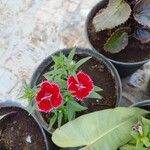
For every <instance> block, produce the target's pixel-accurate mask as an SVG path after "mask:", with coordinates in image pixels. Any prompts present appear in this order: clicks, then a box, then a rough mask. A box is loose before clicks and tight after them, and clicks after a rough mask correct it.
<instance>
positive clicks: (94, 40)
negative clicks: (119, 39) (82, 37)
mask: <svg viewBox="0 0 150 150" xmlns="http://www.w3.org/2000/svg"><path fill="white" fill-rule="evenodd" d="M106 6H107V0H106V1H105V2H104V3H103V4H102V5H97V7H96V9H95V11H94V12H92V15H91V16H90V18H89V22H88V24H87V31H88V38H89V41H90V43H91V44H92V45H93V47H94V48H95V49H96V50H97V51H98V52H99V53H101V54H103V55H105V56H106V57H108V58H110V59H113V60H116V61H120V62H139V61H143V60H147V59H150V43H147V44H141V43H140V41H139V40H137V39H135V38H134V37H132V36H130V37H129V43H128V46H127V47H126V48H125V49H124V50H122V51H121V52H119V53H116V54H110V53H108V52H105V51H104V48H103V46H104V43H105V42H106V40H107V39H108V37H110V35H111V33H112V32H113V31H114V30H116V29H117V28H118V27H116V28H115V29H113V30H104V31H101V32H96V31H95V28H94V26H93V24H92V21H93V18H94V16H95V15H96V14H97V13H98V12H99V10H100V9H102V8H104V7H106ZM124 26H126V27H129V26H130V27H131V30H132V31H131V32H133V28H136V27H137V26H138V23H137V22H136V21H135V20H134V19H133V16H132V15H131V16H130V18H129V19H128V21H127V22H126V23H124V24H122V25H121V27H124ZM131 34H132V33H131Z"/></svg>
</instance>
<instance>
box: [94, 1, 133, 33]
mask: <svg viewBox="0 0 150 150" xmlns="http://www.w3.org/2000/svg"><path fill="white" fill-rule="evenodd" d="M130 14H131V8H130V6H129V4H128V3H127V2H126V1H125V0H109V4H108V6H107V7H106V8H105V9H101V10H100V11H99V12H98V13H97V15H96V16H95V17H94V19H93V25H94V27H95V30H96V31H97V32H99V31H101V30H105V29H112V28H114V27H116V26H118V25H120V24H122V23H124V22H125V21H126V20H127V19H128V18H129V16H130Z"/></svg>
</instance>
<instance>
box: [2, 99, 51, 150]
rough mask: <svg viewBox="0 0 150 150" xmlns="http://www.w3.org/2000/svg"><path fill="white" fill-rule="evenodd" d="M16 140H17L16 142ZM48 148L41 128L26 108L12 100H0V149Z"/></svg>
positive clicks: (46, 149)
mask: <svg viewBox="0 0 150 150" xmlns="http://www.w3.org/2000/svg"><path fill="white" fill-rule="evenodd" d="M16 141H17V142H16ZM16 148H17V149H32V150H49V149H51V148H52V147H51V148H50V147H48V142H47V138H46V135H45V133H44V131H43V128H42V127H41V125H40V124H39V122H38V121H37V119H36V118H35V116H34V114H32V115H29V112H28V110H27V109H26V108H24V107H23V106H21V104H20V103H17V102H13V101H10V100H9V101H8V100H7V101H1V102H0V149H1V150H8V149H16Z"/></svg>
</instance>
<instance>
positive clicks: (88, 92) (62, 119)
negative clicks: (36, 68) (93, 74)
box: [23, 49, 102, 129]
mask: <svg viewBox="0 0 150 150" xmlns="http://www.w3.org/2000/svg"><path fill="white" fill-rule="evenodd" d="M75 51H76V49H73V50H72V51H71V52H70V54H69V55H68V56H65V55H64V54H63V53H60V54H59V55H57V56H56V55H55V56H52V60H53V66H52V67H51V68H50V71H49V72H47V73H45V74H44V77H45V79H46V81H43V82H42V83H41V84H40V85H39V86H37V87H35V88H33V89H31V88H30V87H29V86H28V85H26V86H25V91H24V96H23V97H25V98H27V99H28V100H29V101H31V102H32V100H33V102H34V103H35V105H34V106H33V110H34V109H37V110H38V111H41V112H42V113H49V114H50V118H49V129H51V128H52V127H53V126H54V125H55V126H56V123H57V126H58V127H60V126H61V125H62V124H64V123H66V122H68V121H70V120H73V119H75V118H76V116H77V114H78V113H79V112H81V111H85V110H87V108H86V107H84V106H82V105H81V103H82V101H84V100H85V99H86V98H94V99H101V98H102V97H101V96H100V94H99V92H100V91H102V89H101V88H99V87H97V86H95V85H94V83H93V81H92V79H91V78H90V76H89V75H87V74H86V73H84V72H82V71H81V70H79V67H80V66H81V65H83V64H84V63H85V62H87V61H88V60H90V59H91V57H86V58H83V59H80V60H79V61H76V60H75V59H74V57H75ZM30 104H31V105H32V103H30Z"/></svg>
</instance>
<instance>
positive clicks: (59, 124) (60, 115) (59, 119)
mask: <svg viewBox="0 0 150 150" xmlns="http://www.w3.org/2000/svg"><path fill="white" fill-rule="evenodd" d="M62 119H63V113H62V112H58V128H60V127H61V124H62Z"/></svg>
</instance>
